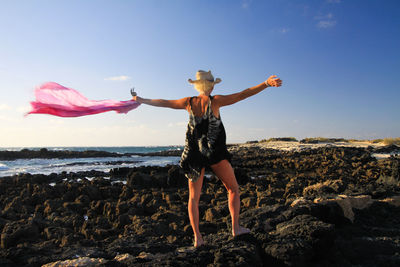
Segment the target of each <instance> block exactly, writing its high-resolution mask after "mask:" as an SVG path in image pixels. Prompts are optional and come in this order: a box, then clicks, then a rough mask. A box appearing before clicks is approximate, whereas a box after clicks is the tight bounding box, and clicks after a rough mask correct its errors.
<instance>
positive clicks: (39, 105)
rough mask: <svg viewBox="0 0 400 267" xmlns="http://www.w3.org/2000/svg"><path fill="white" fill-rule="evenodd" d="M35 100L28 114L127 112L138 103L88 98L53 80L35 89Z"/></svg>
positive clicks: (74, 115) (83, 114)
mask: <svg viewBox="0 0 400 267" xmlns="http://www.w3.org/2000/svg"><path fill="white" fill-rule="evenodd" d="M35 97H36V101H33V102H31V106H32V110H31V111H30V112H28V113H27V115H28V114H50V115H54V116H59V117H79V116H85V115H93V114H98V113H102V112H107V111H111V110H114V111H116V112H118V113H128V112H129V111H131V110H132V109H135V108H137V107H138V106H139V105H140V103H138V102H136V101H134V100H128V101H116V100H89V99H87V98H86V97H85V96H83V95H82V94H81V93H79V92H78V91H76V90H74V89H71V88H67V87H64V86H62V85H60V84H58V83H55V82H48V83H45V84H43V85H42V86H40V87H38V88H36V90H35Z"/></svg>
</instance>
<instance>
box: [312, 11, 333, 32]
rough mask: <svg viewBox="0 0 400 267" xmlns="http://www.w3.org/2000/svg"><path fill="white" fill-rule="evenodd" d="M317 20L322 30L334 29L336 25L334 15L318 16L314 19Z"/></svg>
mask: <svg viewBox="0 0 400 267" xmlns="http://www.w3.org/2000/svg"><path fill="white" fill-rule="evenodd" d="M314 19H315V20H318V22H317V27H318V28H320V29H327V28H332V27H334V26H335V25H336V20H334V19H333V14H332V13H328V14H326V15H317V16H315V17H314Z"/></svg>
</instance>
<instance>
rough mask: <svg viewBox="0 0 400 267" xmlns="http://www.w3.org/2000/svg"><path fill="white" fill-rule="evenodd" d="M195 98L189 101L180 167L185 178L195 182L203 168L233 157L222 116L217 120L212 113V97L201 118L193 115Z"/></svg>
mask: <svg viewBox="0 0 400 267" xmlns="http://www.w3.org/2000/svg"><path fill="white" fill-rule="evenodd" d="M193 98H194V97H192V98H190V101H189V105H190V115H189V123H188V127H187V131H186V141H185V148H184V150H183V152H182V156H181V161H180V166H181V168H182V169H183V171H184V173H185V176H186V177H187V178H189V179H190V180H191V181H192V182H195V181H196V180H197V179H198V178H199V177H200V173H201V170H202V168H204V167H207V166H210V165H213V164H216V163H218V162H220V161H221V160H224V159H227V160H230V159H231V157H232V156H231V154H230V153H229V152H228V150H227V148H226V133H225V128H224V125H223V124H222V121H221V115H220V117H219V118H217V117H216V116H215V115H214V113H213V112H212V109H211V100H212V97H211V96H210V100H209V102H208V106H207V109H206V112H205V113H204V115H203V116H201V117H198V116H195V115H194V113H193V110H192V99H193Z"/></svg>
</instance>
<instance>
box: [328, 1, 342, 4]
mask: <svg viewBox="0 0 400 267" xmlns="http://www.w3.org/2000/svg"><path fill="white" fill-rule="evenodd" d="M326 2H327V3H329V4H340V3H341V2H342V0H326Z"/></svg>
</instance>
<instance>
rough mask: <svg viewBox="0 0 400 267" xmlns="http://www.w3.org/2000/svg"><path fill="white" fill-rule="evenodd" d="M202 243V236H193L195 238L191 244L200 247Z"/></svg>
mask: <svg viewBox="0 0 400 267" xmlns="http://www.w3.org/2000/svg"><path fill="white" fill-rule="evenodd" d="M202 245H204V240H203V238H195V239H194V244H193V246H194V247H195V248H198V247H201V246H202Z"/></svg>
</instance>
